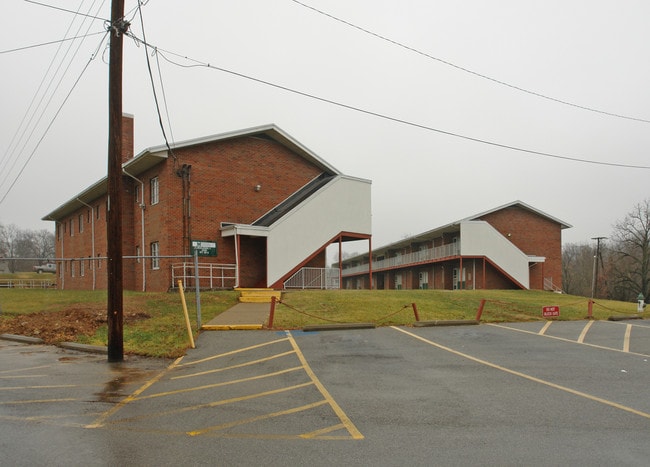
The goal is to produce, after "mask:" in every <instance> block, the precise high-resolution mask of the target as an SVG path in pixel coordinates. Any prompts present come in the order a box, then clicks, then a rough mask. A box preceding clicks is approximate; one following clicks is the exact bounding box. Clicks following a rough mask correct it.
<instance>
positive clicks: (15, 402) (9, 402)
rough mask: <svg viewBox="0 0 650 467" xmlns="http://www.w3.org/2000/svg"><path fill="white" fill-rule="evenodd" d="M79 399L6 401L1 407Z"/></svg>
mask: <svg viewBox="0 0 650 467" xmlns="http://www.w3.org/2000/svg"><path fill="white" fill-rule="evenodd" d="M76 400H79V399H73V398H71V397H68V398H65V399H32V400H26V401H4V402H0V405H18V404H48V403H51V402H71V401H76Z"/></svg>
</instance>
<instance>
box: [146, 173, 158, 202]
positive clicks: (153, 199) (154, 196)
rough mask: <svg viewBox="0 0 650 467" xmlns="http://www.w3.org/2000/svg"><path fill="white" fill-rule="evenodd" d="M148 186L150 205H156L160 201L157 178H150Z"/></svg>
mask: <svg viewBox="0 0 650 467" xmlns="http://www.w3.org/2000/svg"><path fill="white" fill-rule="evenodd" d="M149 183H150V186H151V204H152V205H153V204H158V201H160V197H159V195H160V187H159V184H158V177H154V178H152V179H151V180H150V181H149Z"/></svg>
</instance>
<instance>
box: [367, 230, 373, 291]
mask: <svg viewBox="0 0 650 467" xmlns="http://www.w3.org/2000/svg"><path fill="white" fill-rule="evenodd" d="M368 277H369V279H370V284H369V286H370V287H368V290H372V238H369V239H368Z"/></svg>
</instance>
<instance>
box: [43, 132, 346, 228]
mask: <svg viewBox="0 0 650 467" xmlns="http://www.w3.org/2000/svg"><path fill="white" fill-rule="evenodd" d="M246 136H249V137H263V138H267V139H270V140H273V141H276V142H278V143H279V144H281V145H283V146H285V147H287V148H288V149H290V150H291V151H293V152H295V153H296V154H298V155H299V156H301V157H302V158H304V159H306V160H307V161H308V162H310V163H312V164H314V165H315V166H317V167H318V168H319V169H321V170H322V171H323V172H326V173H327V174H329V175H340V174H341V172H340V171H339V170H337V169H336V168H334V167H333V166H332V165H330V164H329V163H327V162H326V161H324V160H323V159H321V158H320V157H318V156H317V155H316V154H315V153H314V152H312V151H310V150H309V149H308V148H306V147H305V146H303V145H302V144H300V143H299V142H298V141H296V140H295V139H294V138H292V137H291V136H290V135H289V134H287V133H285V132H284V131H283V130H282V129H280V128H279V127H278V126H276V125H275V124H266V125H261V126H256V127H252V128H247V129H242V130H237V131H231V132H227V133H221V134H216V135H211V136H205V137H202V138H195V139H190V140H186V141H181V142H178V143H174V144H173V145H171V146H170V148H171V150H172V151H173V150H174V149H182V148H188V147H192V146H197V145H201V144H207V143H211V142H217V141H226V140H229V139H235V138H241V137H246ZM170 148H168V147H167V145H161V146H155V147H150V148H147V149H145V150H143V151H142V152H140V153H139V154H138V155H136V156H135V157H133V158H131V159H129V160H128V161H126V162H125V163H124V164H122V170H123V172H124V173H125V175H129V176H133V177H137V176H138V175H139V174H141V173H143V172H145V171H147V170H149V169H150V168H152V167H154V166H156V165H158V164H160V163H161V162H163V161H164V160H166V159H168V158H169V149H170ZM107 191H108V177H104V178H102V179H101V180H99V181H97V182H96V183H94V184H93V185H91V186H90V187H88V188H86V189H85V190H84V191H82V192H80V193H79V194H78V195H76V196H75V197H74V198H71V199H70V200H68V201H66V202H65V203H63V204H62V205H61V206H59V207H58V208H56V209H55V210H53V211H52V212H50V213H49V214H47V215H45V216H44V217H43V218H42V219H41V220H44V221H58V220H61V219H63V218H65V217H67V216H69V215H70V214H72V213H73V212H75V211H76V210H78V209H79V208H80V207H82V206H84V205H87V204H92V202H93V201H95V200H96V199H98V198H100V197H101V196H104V195H105V194H106V193H107Z"/></svg>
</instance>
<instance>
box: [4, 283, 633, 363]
mask: <svg viewBox="0 0 650 467" xmlns="http://www.w3.org/2000/svg"><path fill="white" fill-rule="evenodd" d="M237 297H238V293H237V292H235V291H219V292H203V293H201V318H202V322H203V323H207V322H208V321H209V320H211V319H212V318H213V317H214V316H216V315H218V314H219V313H221V312H223V311H225V310H226V309H228V308H230V307H231V306H233V305H234V304H235V303H237ZM185 298H186V302H187V306H188V311H189V316H190V321H191V325H192V329H193V330H194V334H195V336H196V335H197V334H198V331H197V325H196V307H195V295H194V293H191V292H187V291H186V294H185ZM481 300H486V302H485V306H484V309H483V314H482V318H481V321H482V322H514V321H532V320H542V319H544V318H543V317H542V307H543V306H559V307H560V317H559V318H556V319H560V320H582V319H585V318H586V317H587V315H588V303H589V299H588V298H585V297H578V296H571V295H564V294H555V293H551V292H539V291H524V290H481V291H478V290H462V291H446V290H399V291H398V290H380V291H368V290H358V291H357V290H354V291H352V290H329V291H287V292H284V293H283V295H282V300H281V303H279V304H278V305H277V306H276V311H275V319H274V323H273V324H274V325H273V327H274V328H275V329H297V328H301V327H303V326H305V325H310V324H324V323H331V322H335V323H354V322H372V323H376V324H377V325H380V326H384V325H410V324H412V323H413V322H414V321H415V315H414V311H413V307H412V304H413V303H415V304H416V307H417V310H418V313H419V317H420V320H421V321H429V320H450V319H453V320H456V319H475V318H476V314H477V310H478V308H479V305H480V303H481ZM105 307H106V292H105V291H61V290H56V289H0V324H2V323H3V322H4V320H9V319H11V318H12V317H14V316H17V315H21V316H22V315H27V314H33V313H41V312H43V313H45V314H56V313H61V312H63V311H65V310H69V309H77V310H80V309H86V310H92V311H93V312H94V313H95V315H100V316H102V317H105V315H106V312H105V310H106V308H105ZM635 313H636V303H625V302H615V301H608V300H596V301H595V304H594V306H593V317H594V318H595V319H607V318H608V317H610V316H622V315H633V314H635ZM124 315H125V324H124V350H125V352H126V353H133V354H139V355H147V356H153V357H169V358H173V357H177V356H180V355H183V354H184V352H185V350H186V349H187V348H188V347H189V342H188V340H189V339H188V336H187V330H186V328H185V321H184V316H183V311H182V304H181V300H180V295H179V293H178V292H169V293H151V292H149V293H143V292H125V294H124ZM129 316H134V317H135V318H134V319H132V320H131V319H129V318H128V317H129ZM57 325H58V323H57ZM4 332H7V331H4ZM262 332H263V331H262ZM106 335H107V328H106V324H105V322H104V323H103V324H99V325H98V327H97V328H96V329H95V330H94V333H93V334H91V335H83V334H79V335H77V336H76V337H75V338H74V340H75V341H76V342H79V343H86V344H93V345H106V342H107V337H106Z"/></svg>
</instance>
